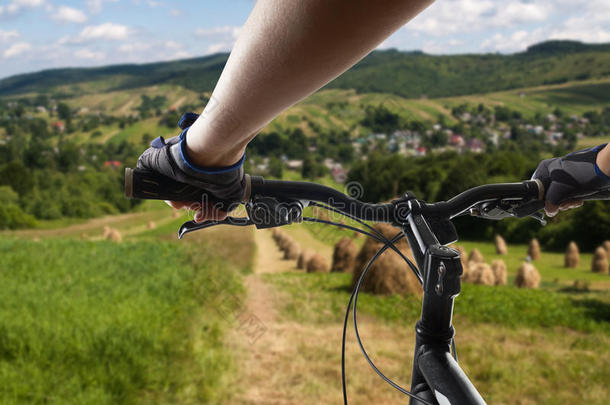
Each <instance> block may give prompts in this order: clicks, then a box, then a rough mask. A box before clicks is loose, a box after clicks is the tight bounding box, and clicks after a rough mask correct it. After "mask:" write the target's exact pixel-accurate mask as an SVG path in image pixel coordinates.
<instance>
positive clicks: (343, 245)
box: [330, 238, 358, 273]
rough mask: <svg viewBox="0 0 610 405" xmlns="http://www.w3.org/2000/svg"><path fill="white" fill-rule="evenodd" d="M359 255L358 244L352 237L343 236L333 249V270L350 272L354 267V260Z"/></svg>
mask: <svg viewBox="0 0 610 405" xmlns="http://www.w3.org/2000/svg"><path fill="white" fill-rule="evenodd" d="M356 255H358V246H356V243H354V241H353V240H351V239H350V238H342V239H341V240H340V241H339V242H337V244H336V245H335V250H334V251H333V265H332V267H331V269H330V271H332V272H343V273H345V272H350V271H352V269H353V268H354V261H355V260H356Z"/></svg>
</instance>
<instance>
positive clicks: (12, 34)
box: [0, 29, 19, 42]
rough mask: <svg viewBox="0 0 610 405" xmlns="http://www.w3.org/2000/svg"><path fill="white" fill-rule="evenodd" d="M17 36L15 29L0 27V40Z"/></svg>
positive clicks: (4, 40)
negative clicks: (8, 29)
mask: <svg viewBox="0 0 610 405" xmlns="http://www.w3.org/2000/svg"><path fill="white" fill-rule="evenodd" d="M18 37H19V33H18V32H17V31H14V30H13V31H3V30H1V29H0V42H8V41H11V40H13V39H15V38H18Z"/></svg>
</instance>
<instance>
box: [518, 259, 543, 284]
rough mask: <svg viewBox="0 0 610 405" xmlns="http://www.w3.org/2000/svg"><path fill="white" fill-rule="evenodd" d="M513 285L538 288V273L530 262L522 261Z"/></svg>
mask: <svg viewBox="0 0 610 405" xmlns="http://www.w3.org/2000/svg"><path fill="white" fill-rule="evenodd" d="M515 285H516V286H517V287H519V288H538V286H539V285H540V273H538V270H536V268H535V267H534V265H533V264H531V263H525V262H524V263H522V264H521V267H519V271H518V272H517V277H515Z"/></svg>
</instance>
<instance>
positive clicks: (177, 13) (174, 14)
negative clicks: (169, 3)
mask: <svg viewBox="0 0 610 405" xmlns="http://www.w3.org/2000/svg"><path fill="white" fill-rule="evenodd" d="M182 14H183V13H182V11H181V10H179V9H177V8H172V9H171V10H169V15H171V16H172V17H181V16H182Z"/></svg>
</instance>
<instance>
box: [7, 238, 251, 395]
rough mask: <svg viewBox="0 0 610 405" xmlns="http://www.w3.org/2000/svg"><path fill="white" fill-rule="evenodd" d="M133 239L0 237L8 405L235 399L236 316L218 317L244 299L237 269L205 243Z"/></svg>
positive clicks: (245, 265)
mask: <svg viewBox="0 0 610 405" xmlns="http://www.w3.org/2000/svg"><path fill="white" fill-rule="evenodd" d="M161 231H162V230H161ZM162 233H163V232H161V233H160V234H162ZM172 233H173V232H172ZM216 237H217V238H218V234H217V235H216ZM136 240H137V242H125V243H123V244H116V243H111V242H104V241H80V240H74V239H56V238H45V239H42V240H41V241H39V242H35V241H27V240H20V239H13V238H6V237H3V238H1V239H0V269H1V270H0V284H1V285H2V291H3V294H2V300H0V381H2V383H1V384H0V403H3V404H17V403H38V404H43V403H44V404H66V403H74V404H103V403H108V404H116V403H124V404H130V403H217V402H218V401H220V400H222V399H223V398H226V397H227V395H228V390H227V386H226V385H227V384H228V382H229V381H230V376H231V372H232V370H233V368H232V367H233V363H232V359H231V353H230V352H229V351H228V350H227V349H226V348H225V347H224V342H223V335H224V331H225V330H226V329H227V328H228V327H230V326H231V324H230V323H227V320H226V311H229V312H230V311H232V310H234V308H231V305H233V304H232V303H231V301H223V303H222V304H223V305H224V306H225V308H224V311H225V313H222V312H219V311H217V310H216V309H215V308H216V307H217V306H218V302H216V299H217V298H218V297H217V295H218V293H219V292H223V294H231V295H234V296H239V295H240V294H242V286H241V282H240V278H239V275H238V274H239V272H238V267H237V266H235V265H234V264H233V263H231V262H230V261H223V260H222V259H220V258H219V257H218V255H216V254H215V253H214V252H213V249H212V248H210V247H207V246H206V245H203V246H202V245H195V244H192V243H183V244H177V243H172V242H163V241H159V240H158V239H156V240H154V239H150V240H146V239H136ZM249 263H250V262H247V261H246V262H242V263H241V264H242V265H243V267H244V268H246V267H247V266H248V265H249ZM227 305H228V307H226V306H227Z"/></svg>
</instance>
